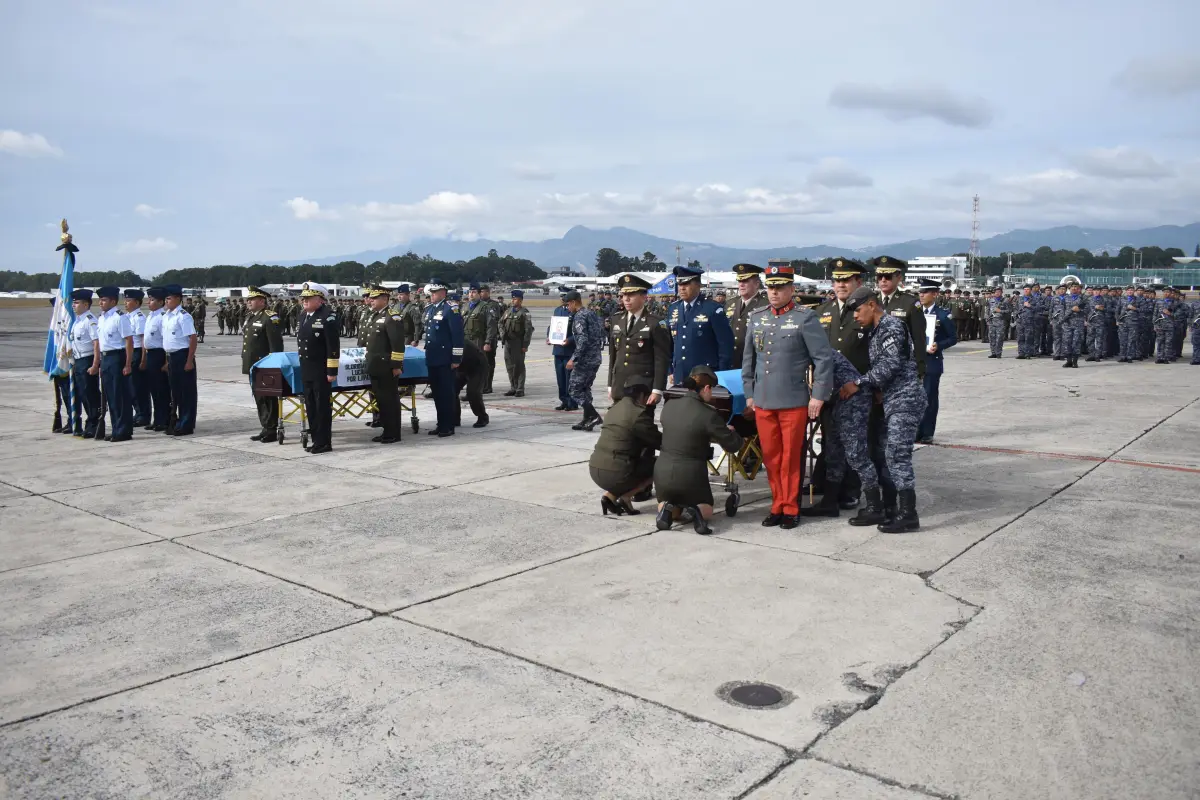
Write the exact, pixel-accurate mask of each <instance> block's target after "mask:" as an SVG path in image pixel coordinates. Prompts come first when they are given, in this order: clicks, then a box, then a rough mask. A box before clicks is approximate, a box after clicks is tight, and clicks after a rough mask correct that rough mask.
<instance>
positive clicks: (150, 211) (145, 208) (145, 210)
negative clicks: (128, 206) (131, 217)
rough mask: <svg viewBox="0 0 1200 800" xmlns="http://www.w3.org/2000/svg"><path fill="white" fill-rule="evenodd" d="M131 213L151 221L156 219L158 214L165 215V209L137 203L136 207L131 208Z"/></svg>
mask: <svg viewBox="0 0 1200 800" xmlns="http://www.w3.org/2000/svg"><path fill="white" fill-rule="evenodd" d="M133 213H135V214H137V215H138V216H139V217H145V218H146V219H151V218H152V217H157V216H158V215H159V214H165V213H166V209H165V208H155V207H154V206H152V205H148V204H146V203H138V204H137V205H136V206H134V207H133Z"/></svg>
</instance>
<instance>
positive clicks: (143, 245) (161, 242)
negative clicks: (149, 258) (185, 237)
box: [117, 236, 179, 256]
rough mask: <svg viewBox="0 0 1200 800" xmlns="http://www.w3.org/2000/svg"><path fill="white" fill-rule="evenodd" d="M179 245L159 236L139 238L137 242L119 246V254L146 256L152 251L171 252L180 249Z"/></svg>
mask: <svg viewBox="0 0 1200 800" xmlns="http://www.w3.org/2000/svg"><path fill="white" fill-rule="evenodd" d="M178 249H179V245H177V244H175V243H174V242H172V241H169V240H167V239H164V238H163V237H161V236H159V237H158V238H155V239H138V240H137V241H136V242H124V243H122V244H121V246H120V247H118V248H117V254H118V255H135V256H144V255H149V254H151V253H169V252H171V251H172V250H178Z"/></svg>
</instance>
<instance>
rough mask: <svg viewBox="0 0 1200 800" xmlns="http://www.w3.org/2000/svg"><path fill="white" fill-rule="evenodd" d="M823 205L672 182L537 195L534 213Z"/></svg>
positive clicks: (681, 212)
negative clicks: (627, 189)
mask: <svg viewBox="0 0 1200 800" xmlns="http://www.w3.org/2000/svg"><path fill="white" fill-rule="evenodd" d="M823 210H824V206H823V205H822V204H821V203H819V202H818V201H817V200H816V199H815V198H814V197H813V196H812V195H810V194H808V193H806V192H792V191H786V190H780V189H769V188H763V187H749V188H745V189H735V188H733V187H731V186H729V185H727V184H724V183H706V184H702V185H699V186H686V185H683V186H676V187H672V188H670V189H656V190H649V191H645V192H581V193H577V194H563V193H552V194H546V195H543V196H542V197H541V198H539V200H538V202H537V204H536V206H535V209H534V213H535V214H537V215H541V216H548V217H554V218H562V219H572V220H574V219H581V220H582V219H589V218H593V219H601V220H612V219H634V220H636V219H638V218H642V217H699V218H706V217H707V218H726V217H728V218H732V217H789V216H792V217H800V216H806V215H809V214H815V213H821V212H822V211H823Z"/></svg>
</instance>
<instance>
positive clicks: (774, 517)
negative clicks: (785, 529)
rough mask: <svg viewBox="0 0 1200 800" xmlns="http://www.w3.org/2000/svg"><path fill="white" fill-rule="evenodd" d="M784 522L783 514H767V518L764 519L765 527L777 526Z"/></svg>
mask: <svg viewBox="0 0 1200 800" xmlns="http://www.w3.org/2000/svg"><path fill="white" fill-rule="evenodd" d="M782 522H783V514H767V518H766V519H764V520H763V521H762V525H763V527H764V528H776V527H778V526H779V525H780V524H781V523H782Z"/></svg>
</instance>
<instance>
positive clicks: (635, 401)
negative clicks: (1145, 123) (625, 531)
mask: <svg viewBox="0 0 1200 800" xmlns="http://www.w3.org/2000/svg"><path fill="white" fill-rule="evenodd" d="M906 269H907V264H906V263H905V262H904V261H903V260H901V259H898V258H894V257H892V256H886V255H884V256H879V257H877V258H874V259H872V260H871V261H870V262H868V263H862V262H859V261H856V260H853V259H849V258H838V259H834V260H833V261H832V262H831V274H832V283H833V288H832V290H831V291H830V293H829V295H828V296H827V297H819V298H812V297H799V296H797V294H796V287H795V274H794V271H793V269H792V268H791V267H790V266H779V265H774V264H773V265H771V266H769V267H768V268H767V269H765V270H764V269H763V268H761V267H759V266H756V265H754V264H738V265H736V266H735V267H734V270H733V271H734V275H735V277H736V279H737V284H738V287H737V292H736V294H734V295H733V296H732V299H727V297H726V295H725V293H724V292H723V291H718V292H715V293H713V295H712V297H709V296H707V295H706V294H705V293H704V292H703V291H702V286H701V277H702V274H703V273H702V271H701V270H700V269H697V268H695V267H685V266H678V267H675V269H674V270H673V277H674V280H675V292H676V297H675V298H674V299H673V300H671V301H670V302H667V301H665V300H664V299H663V298H662V297H655V298H651V297H650V294H649V292H650V290H651V288H652V285H651V283H650V282H648V281H647V280H645V279H643V278H642V277H640V276H638V275H637V274H634V273H626V274H623V275H621V276H620V278H619V279H618V280H617V284H616V285H617V290H616V293H615V295H614V294H612V293H609V292H600V293H599V294H592V295H590V296H589V301H588V302H587V303H585V302H584V300H583V298H582V296H581V295H580V293H579V292H577V291H568V292H565V293H564V294H563V295H562V296H561V305H560V306H559V307H557V308H555V309H554V310H553V312H552V318H551V325H550V327H549V328H547V330H546V340H545V343H546V345H548V346H549V347H550V348H551V351H550V353H551V355H552V359H553V362H554V372H555V377H556V380H557V384H558V387H557V394H558V401H559V402H558V405H557V406H555V407H554V410H555V411H575V410H581V411H582V416H581V418H580V419H579V420H578V422H576V423H575V424H574V425H572V426H571V427H572V429H573V430H576V431H585V432H586V431H592V430H594V429H596V428H597V427H598V426H601V425H602V426H603V429H602V435H601V436H600V437H599V439H598V440H597V442H596V445H595V450H594V452H593V454H592V457H591V460H590V470H591V475H592V479H593V480H594V481H595V483H596V484H597V485H598V486H599V487H600V488H601V489H602V490H603V492H604V493H603V495H602V497H601V510H602V512H603V513H604V514H606V515H607V514H616V515H625V514H637V513H640V512H639V511H638V509H637V508H636V507H635V506H634V504H635V503H638V502H644V501H646V500H649V499H650V498H651V497H652V496H657V501H658V505H657V511H658V518H657V524H658V527H659V528H662V529H665V528H667V527H670V526H671V525H672V524H674V523H675V522H677V521H680V520H682V521H684V522H690V523H691V524H692V525H693V526H694V527H695V529H696V530H697V531H698V532H700V533H709V532H711V528H710V526H709V525H708V520H709V519H711V517H712V514H713V496H712V490H711V487H710V484H709V467H708V464H709V462H710V460H711V459H712V456H713V453H714V451H715V448H716V447H720V448H721V449H723V450H724V451H726V452H727V453H729V454H731V456H730V457H737V458H739V459H742V458H744V459H745V462H746V463H747V464H749V465H751V466H756V464H757V459H758V458H759V457H761V466H762V467H763V468H764V469H765V470H766V476H767V483H768V484H769V487H770V492H771V506H770V510H769V512H768V513H767V515H766V517H765V518H764V519H763V520H762V524H763V525H764V526H769V527H774V526H778V527H781V528H784V529H791V528H795V527H796V526H798V525H799V524H800V521H801V519H802V518H803V517H837V516H840V515H841V514H842V512H844V511H854V510H855V509H857V511H856V513H855V514H854V515H853V516H852V517H850V519H849V523H850V524H851V525H854V526H864V525H874V526H876V527H878V529H879V530H880V531H882V532H884V533H905V532H909V531H915V530H918V529H919V527H920V518H919V516H918V513H917V508H916V493H915V481H916V477H915V474H914V470H913V461H912V452H913V446H914V444H915V443H930V442H932V441H933V437H934V435H935V433H936V430H937V415H938V408H939V393H940V385H941V379H942V375H943V372H944V354H945V351H946V350H948V349H950V348H951V347H954V346H955V345H956V344H957V343H958V342H959V341H971V340H980V341H986V342H988V345H989V356H988V357H989V358H1002V357H1003V349H1004V344H1005V342H1006V341H1009V340H1010V339H1011V340H1015V342H1016V351H1017V355H1016V357H1017V359H1019V360H1025V359H1032V358H1053V359H1055V360H1059V361H1062V362H1063V366H1064V367H1065V368H1075V367H1077V366H1078V362H1079V356H1080V355H1086V359H1085V360H1087V361H1101V360H1104V359H1115V360H1117V361H1119V362H1121V363H1129V362H1132V361H1141V360H1144V359H1147V358H1150V357H1154V359H1155V363H1156V364H1169V363H1173V362H1175V361H1177V360H1178V358H1179V354H1180V352H1181V351H1182V348H1183V343H1184V339H1185V338H1186V337H1187V336H1188V334H1189V331H1190V332H1191V333H1190V335H1191V343H1192V352H1193V357H1192V361H1191V363H1192V364H1200V357H1198V356H1197V355H1196V354H1197V353H1198V352H1200V302H1193V303H1189V302H1187V300H1186V299H1185V298H1184V296H1183V295H1182V294H1181V293H1180V292H1177V291H1176V290H1174V289H1169V288H1168V289H1165V290H1164V291H1163V296H1162V297H1159V296H1158V294H1157V292H1156V291H1155V290H1153V289H1148V288H1139V287H1132V286H1131V287H1126V288H1124V289H1118V288H1110V287H1103V286H1100V287H1084V286H1082V285H1080V284H1079V283H1078V282H1077V281H1075V280H1074V279H1073V278H1070V277H1068V279H1065V280H1064V281H1063V283H1062V285H1060V286H1057V287H1041V286H1039V285H1037V284H1032V285H1029V286H1026V287H1024V288H1022V289H1020V290H1018V291H1016V292H1014V293H1013V294H1012V295H1010V296H1008V297H1006V296H1005V295H1004V290H1003V289H1001V288H996V289H995V290H994V291H992V292H991V293H990V296H987V293H983V294H981V293H980V292H979V291H975V292H972V291H960V290H958V289H955V290H952V291H947V290H946V289H944V288H943V287H942V286H941V285H940V284H939V283H938V282H937V281H933V280H928V279H925V280H922V281H920V282H919V284H918V285H917V286H915V287H913V288H914V289H915V292H910V291H904V290H902V289H901V288H900V287H901V286H902V285H903V282H904V274H905V271H906ZM872 278H873V284H874V285H873V286H869V285H867V282H868V280H870V279H872ZM424 289H425V292H426V293H427V295H428V303H427V304H423V303H422V297H421V295H420V293H414V291H413V287H411V286H410V285H408V284H401V285H400V286H398V287H397V288H396V289H395V290H394V292H392V291H389V290H388V289H385V288H383V287H381V286H371V287H368V289H367V290H366V291H365V292H364V295H363V298H362V300H361V301H351V300H348V299H344V298H332V297H330V292H329V290H328V289H327V288H326V287H325V286H323V285H322V284H319V283H316V282H312V281H310V282H308V283H305V284H304V285H303V287H302V289H301V290H300V292H299V297H296V298H293V297H272V295H271V294H270V293H269V292H267V291H265V290H263V289H261V288H259V287H256V286H251V287H248V289H247V290H246V292H245V296H243V297H238V298H231V299H223V300H219V301H217V304H216V305H217V311H216V314H215V316H216V322H217V334H218V335H219V336H224V335H234V334H239V333H240V334H241V336H242V364H241V366H242V373H243V374H244V375H247V376H249V380H250V381H251V384H252V385H253V382H254V376H253V370H254V366H255V365H256V364H257V363H258V362H260V361H261V360H262V359H264V358H266V357H267V356H269V355H271V354H273V353H280V352H283V351H284V337H286V336H293V335H294V336H295V338H296V351H297V355H298V361H299V371H298V374H299V383H300V386H301V391H300V393H302V395H303V404H304V410H305V417H306V419H307V425H308V427H307V432H308V434H309V435H310V437H311V440H310V441H309V442H308V444H307V445H306V449H308V451H309V452H311V453H314V454H320V453H326V452H330V451H331V450H332V449H333V443H332V420H333V416H334V403H333V393H334V391H335V387H334V384H335V381H336V379H337V376H338V372H339V363H340V355H341V350H342V344H343V340H344V339H345V338H348V337H354V338H355V339H356V341H357V344H358V346H359V347H360V348H362V352H363V354H364V355H363V367H364V370H365V373H366V375H367V376H368V378H369V386H370V388H369V393H368V397H369V401H370V407H371V411H372V414H371V421H370V422H368V423H367V424H368V425H369V426H371V427H377V428H380V429H381V431H380V432H379V433H378V435H376V436H375V437H374V438H373V439H372V441H373V442H374V443H378V444H383V445H387V444H395V443H397V442H399V441H400V440H401V422H402V420H401V414H402V410H403V403H402V392H401V390H400V389H399V388H398V387H399V384H398V382H402V381H403V380H404V369H405V348H406V347H418V348H421V349H422V350H423V355H424V360H425V369H426V370H427V374H428V378H427V380H428V389H427V391H428V394H427V396H429V397H431V398H432V399H433V404H434V407H435V409H436V425H435V426H434V427H432V428H431V429H430V430H429V431H428V432H429V434H430V435H433V436H438V437H442V438H446V437H450V436H453V435H455V432H456V429H457V428H458V427H460V426H461V424H462V411H461V407H462V405H463V404H464V403H465V404H467V405H468V406H469V407H470V409H471V411H472V413H473V414H474V415H475V422H474V425H473V427H475V428H483V427H486V426H487V425H488V423H489V421H490V420H489V416H488V413H487V409H486V406H485V403H484V397H485V395H488V394H491V393H493V389H492V381H493V378H494V373H495V367H496V354H497V352H498V351H499V349H500V348H503V351H504V368H505V373H506V375H507V388H506V389H505V391H504V392H503V395H504V396H505V397H512V398H522V397H524V396H525V394H526V358H527V356H528V353H529V348H530V345H531V343H532V341H533V335H534V322H533V317H532V315H531V314H530V311H529V309H528V308H526V306H525V293H524V291H522V290H521V289H512V290H511V291H510V292H508V295H509V302H508V303H507V304H506V303H504V302H500V301H495V300H492V299H491V292H490V287H489V286H488V285H486V284H480V283H471V284H470V286H469V288H468V292H467V296H466V299H465V300H463V299H462V297H461V296H460V295H459V294H458V293H457V292H451V282H450V281H447V280H443V279H436V278H435V279H433V280H431V281H430V282H429V283H428V284H427V285H426V286H425V287H424ZM414 295H415V296H414ZM71 301H72V308H73V310H74V312H75V320H74V323H73V325H72V326H71V329H70V337H69V352H70V356H71V362H72V366H71V379H72V380H73V381H74V386H75V387H77V388H76V390H75V391H74V392H70V393H68V392H65V391H64V390H63V388H62V386H61V385H60V386H56V391H57V392H58V393H59V394H61V396H62V397H61V398H60V399H62V400H68V399H69V402H70V403H71V404H72V405H73V411H74V413H73V414H71V415H70V418H71V419H73V420H74V422H73V423H72V424H69V425H67V426H65V427H63V432H64V433H69V434H73V435H75V436H79V437H82V438H102V439H103V440H105V441H113V442H121V441H127V440H129V439H131V438H132V436H133V429H134V428H139V429H142V430H147V431H153V432H159V433H165V434H167V435H172V436H187V435H190V434H192V433H193V432H194V430H195V426H196V415H197V410H196V374H197V369H196V345H197V342H200V341H203V337H204V319H205V314H206V310H205V309H206V303H205V301H203V300H193V299H192V298H187V299H186V300H185V299H184V292H183V289H182V288H181V287H180V286H177V285H169V286H156V287H151V288H149V289H148V290H146V291H145V292H144V293H143V292H142V291H141V290H139V289H126V290H124V292H122V291H121V290H120V289H119V288H118V287H115V286H104V287H100V288H99V289H98V290H96V291H95V292H94V293H93V292H92V291H90V290H87V289H79V290H76V291H75V292H74V293H73V294H72V296H71ZM93 301H95V302H96V303H97V304H98V309H97V310H93V307H92V306H93ZM143 304H144V305H145V306H146V308H145V309H143ZM121 306H123V309H124V310H123V311H122V310H121V308H120V307H121ZM557 320H561V321H557ZM605 352H607V356H608V368H607V375H606V378H605V381H604V383H605V390H604V394H605V396H606V399H607V401H608V403H609V407H608V410H607V413H606V414H602V413H601V410H600V409H598V408H597V407H596V405H595V395H594V392H593V387H594V383H595V381H596V377H597V375H598V373H599V371H600V368H601V365H602V363H603V360H604V358H603V356H604V354H605ZM65 382H66V381H65V380H63V383H65ZM731 388H732V392H731ZM732 394H738V395H739V396H740V397H741V399H742V400H743V401H744V409H742V410H740V411H739V412H738V413H733V414H731V413H724V414H722V413H719V412H718V411H717V410H716V409H715V407H714V405H715V401H714V398H715V397H717V396H718V395H720V396H722V397H724V396H732ZM254 399H255V405H256V407H257V410H258V425H259V430H258V432H257V433H256V434H254V435H253V436H251V437H250V438H251V439H252V440H254V441H259V442H274V441H276V440H277V437H278V436H279V435H280V434H279V433H278V432H279V431H280V430H282V429H281V427H280V419H279V417H280V405H279V402H278V401H277V400H276V398H274V397H269V396H258V395H255V398H254ZM667 401H670V402H667ZM656 413H657V415H658V422H657V423H656V421H655V420H656ZM810 423H813V424H817V425H818V427H819V430H820V434H821V436H820V442H821V446H820V456H819V458H817V459H816V461H815V473H814V474H813V475H812V476H811V477H812V483H813V485H814V488H815V492H816V494H818V495H819V496H820V497H819V500H817V501H816V502H814V503H813V504H811V505H809V506H804V505H803V503H802V497H801V484H802V474H801V473H802V469H803V464H804V462H805V459H806V457H811V456H812V455H813V454H812V452H810V450H812V449H814V448H813V445H814V440H813V439H811V438H810V432H811V431H812V430H813V425H812V424H810ZM660 426H661V429H660ZM106 429H107V430H106ZM414 429H415V426H414ZM279 441H282V439H279Z"/></svg>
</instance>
